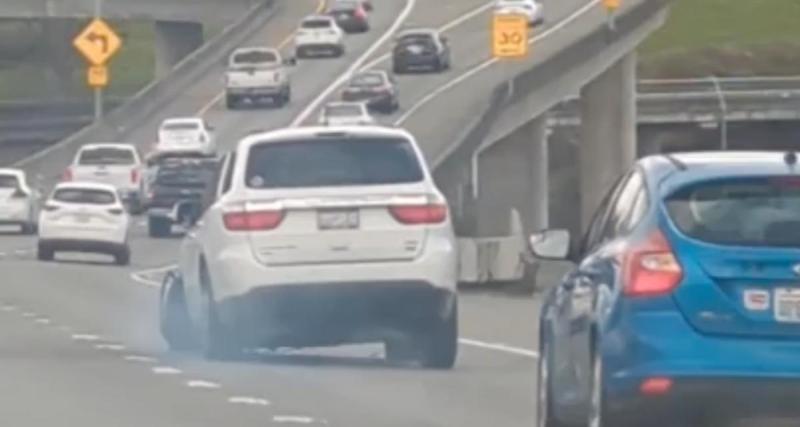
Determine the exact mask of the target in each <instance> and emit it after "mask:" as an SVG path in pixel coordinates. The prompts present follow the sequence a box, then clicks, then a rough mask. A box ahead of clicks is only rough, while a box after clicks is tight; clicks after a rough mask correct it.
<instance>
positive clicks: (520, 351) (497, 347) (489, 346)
mask: <svg viewBox="0 0 800 427" xmlns="http://www.w3.org/2000/svg"><path fill="white" fill-rule="evenodd" d="M458 342H459V343H460V344H462V345H467V346H471V347H478V348H482V349H486V350H494V351H500V352H503V353H509V354H514V355H517V356H524V357H530V358H534V359H536V358H538V357H539V352H538V351H533V350H528V349H525V348H519V347H512V346H510V345H506V344H502V343H488V342H483V341H478V340H473V339H469V338H459V339H458Z"/></svg>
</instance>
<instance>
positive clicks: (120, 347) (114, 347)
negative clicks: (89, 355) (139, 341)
mask: <svg viewBox="0 0 800 427" xmlns="http://www.w3.org/2000/svg"><path fill="white" fill-rule="evenodd" d="M94 348H95V350H106V351H124V350H125V346H124V345H122V344H97V345H95V346H94Z"/></svg>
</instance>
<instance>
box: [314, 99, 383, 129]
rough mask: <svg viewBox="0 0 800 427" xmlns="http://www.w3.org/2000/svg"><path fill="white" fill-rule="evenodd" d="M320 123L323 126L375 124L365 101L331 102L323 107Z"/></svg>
mask: <svg viewBox="0 0 800 427" xmlns="http://www.w3.org/2000/svg"><path fill="white" fill-rule="evenodd" d="M319 124H321V125H323V126H357V125H372V124H375V118H373V117H372V115H370V113H369V109H368V108H367V104H366V103H364V102H331V103H328V104H327V105H325V106H324V107H322V113H321V114H320V116H319Z"/></svg>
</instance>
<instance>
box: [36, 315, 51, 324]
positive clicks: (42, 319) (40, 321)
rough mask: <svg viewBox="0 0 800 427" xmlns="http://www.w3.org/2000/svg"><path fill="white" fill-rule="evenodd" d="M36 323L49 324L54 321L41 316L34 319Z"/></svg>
mask: <svg viewBox="0 0 800 427" xmlns="http://www.w3.org/2000/svg"><path fill="white" fill-rule="evenodd" d="M34 323H37V324H39V325H49V324H50V323H52V321H51V320H50V319H48V318H46V317H40V318H38V319H36V320H34Z"/></svg>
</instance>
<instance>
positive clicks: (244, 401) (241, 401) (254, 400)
mask: <svg viewBox="0 0 800 427" xmlns="http://www.w3.org/2000/svg"><path fill="white" fill-rule="evenodd" d="M228 403H233V404H235V405H250V406H269V405H271V404H272V403H271V402H270V401H269V400H267V399H261V398H258V397H250V396H231V397H229V398H228Z"/></svg>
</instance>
